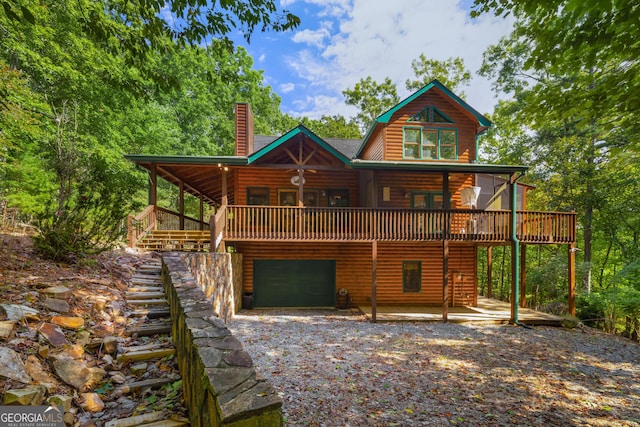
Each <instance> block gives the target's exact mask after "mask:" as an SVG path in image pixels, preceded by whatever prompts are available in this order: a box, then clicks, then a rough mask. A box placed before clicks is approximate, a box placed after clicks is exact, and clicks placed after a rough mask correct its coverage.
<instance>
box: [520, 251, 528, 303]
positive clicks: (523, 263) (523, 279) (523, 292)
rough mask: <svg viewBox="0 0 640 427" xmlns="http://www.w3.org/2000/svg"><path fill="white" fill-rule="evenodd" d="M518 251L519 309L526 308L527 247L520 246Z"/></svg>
mask: <svg viewBox="0 0 640 427" xmlns="http://www.w3.org/2000/svg"><path fill="white" fill-rule="evenodd" d="M521 248H522V249H521V251H520V307H522V308H526V307H527V268H526V267H527V245H525V244H522V245H521Z"/></svg>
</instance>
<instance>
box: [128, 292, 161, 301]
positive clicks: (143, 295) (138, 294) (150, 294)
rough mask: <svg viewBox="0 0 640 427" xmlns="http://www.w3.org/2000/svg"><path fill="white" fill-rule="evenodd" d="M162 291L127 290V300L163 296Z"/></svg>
mask: <svg viewBox="0 0 640 427" xmlns="http://www.w3.org/2000/svg"><path fill="white" fill-rule="evenodd" d="M164 297H165V294H164V292H127V294H126V298H127V300H151V299H156V298H164Z"/></svg>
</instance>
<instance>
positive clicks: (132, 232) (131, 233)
mask: <svg viewBox="0 0 640 427" xmlns="http://www.w3.org/2000/svg"><path fill="white" fill-rule="evenodd" d="M133 218H134V217H133V215H129V216H127V237H128V238H129V247H130V248H132V247H134V246H135V244H136V228H135V226H134V225H133Z"/></svg>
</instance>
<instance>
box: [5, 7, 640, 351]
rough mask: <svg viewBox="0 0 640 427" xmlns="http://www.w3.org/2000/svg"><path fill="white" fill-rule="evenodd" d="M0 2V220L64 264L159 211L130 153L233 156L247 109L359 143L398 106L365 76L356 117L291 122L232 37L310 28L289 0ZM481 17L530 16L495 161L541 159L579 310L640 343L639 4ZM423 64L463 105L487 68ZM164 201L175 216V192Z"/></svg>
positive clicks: (559, 254) (416, 64)
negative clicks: (570, 260) (475, 76)
mask: <svg viewBox="0 0 640 427" xmlns="http://www.w3.org/2000/svg"><path fill="white" fill-rule="evenodd" d="M0 5H1V6H2V7H1V8H0V211H1V212H2V213H3V218H6V216H7V215H8V214H7V213H8V212H9V213H11V215H12V218H16V217H17V218H19V219H20V221H22V222H26V223H29V224H32V225H33V227H34V229H35V230H36V234H35V236H34V243H35V245H36V248H37V249H38V250H39V252H40V253H41V254H42V255H43V256H45V257H48V258H52V259H54V260H58V261H61V262H70V261H78V260H80V259H82V256H83V255H85V254H89V253H92V252H97V251H100V250H104V249H105V248H108V247H110V246H111V245H112V244H113V243H114V242H118V241H119V240H121V239H122V237H123V233H124V231H125V222H124V218H125V217H126V216H127V214H129V213H131V212H137V211H140V210H141V209H142V208H143V207H144V206H146V204H147V187H146V179H145V175H144V174H143V173H142V172H141V171H138V170H136V169H135V167H134V166H133V165H132V164H131V163H129V162H127V161H126V160H125V159H124V157H123V155H124V154H128V153H144V154H162V155H209V156H215V155H229V154H232V152H233V141H234V133H233V132H234V117H233V105H234V103H235V102H248V103H250V104H251V106H252V109H253V111H254V114H255V126H256V133H258V134H266V135H279V134H282V133H284V132H286V131H288V130H290V129H291V128H293V127H295V126H296V125H297V124H299V123H303V124H305V125H306V126H307V127H309V128H310V129H311V130H312V131H314V132H316V133H317V134H318V135H320V136H322V137H344V138H359V137H360V136H361V134H362V131H363V129H366V128H367V126H368V123H370V122H371V120H372V119H373V118H374V117H376V116H377V115H379V114H381V113H382V112H384V111H385V110H386V109H388V108H390V107H391V106H393V105H394V104H396V103H397V102H398V101H399V99H398V95H397V88H396V86H395V84H394V83H393V82H392V81H391V79H385V80H384V81H382V82H376V81H374V80H373V79H372V78H371V77H363V79H362V80H361V81H360V82H358V83H357V84H356V85H355V86H354V87H352V88H345V89H344V92H343V94H344V95H345V102H346V103H347V104H351V105H354V106H356V107H358V109H359V114H358V115H357V116H356V117H349V118H347V117H342V116H325V117H321V118H320V119H309V118H304V117H302V118H299V117H292V116H290V115H288V114H283V113H282V112H281V110H280V97H279V96H278V95H277V94H276V93H275V92H274V91H273V89H272V88H271V87H270V86H268V85H266V84H265V81H264V78H263V72H262V71H260V70H258V69H255V68H254V61H253V58H251V57H250V55H249V54H248V53H247V51H246V50H245V49H244V48H242V47H237V46H234V45H233V43H232V42H231V40H230V38H229V34H230V33H231V31H237V30H240V31H242V32H243V33H244V34H245V37H246V38H247V39H248V40H249V41H250V38H251V37H259V35H258V34H256V32H268V31H287V30H289V29H292V28H295V27H296V26H297V25H298V24H299V18H298V17H296V16H294V15H292V14H291V13H289V12H287V11H286V10H282V9H280V8H278V7H277V5H276V3H275V2H274V1H273V0H252V1H250V2H230V1H220V2H208V1H206V0H190V1H186V0H172V1H169V2H164V1H161V0H139V1H136V2H130V1H126V0H102V1H92V0H55V1H54V0H0ZM168 10H170V12H171V16H172V19H171V20H167V19H166V16H167V14H166V12H167V11H168ZM161 12H163V13H161ZM480 14H494V15H496V16H506V15H513V16H514V17H515V26H514V30H513V32H512V34H511V35H510V36H508V37H506V38H504V39H502V40H501V41H500V42H499V43H498V44H496V45H494V46H491V47H490V48H489V49H488V50H487V51H486V52H485V53H484V63H483V66H482V67H481V69H480V70H477V71H476V72H478V73H479V74H481V75H483V76H485V77H489V78H491V79H492V81H493V82H494V88H495V90H496V91H501V92H503V93H508V94H509V95H510V98H509V99H508V100H506V101H501V102H500V103H499V104H498V105H497V106H496V108H495V110H494V111H493V112H492V113H490V114H488V116H489V117H490V118H491V120H492V121H493V122H494V126H493V128H492V129H491V130H490V131H489V132H488V134H487V135H485V136H484V137H483V139H482V141H481V148H482V150H483V151H482V159H481V160H482V162H486V163H498V164H523V165H529V166H530V167H531V169H530V171H529V172H528V173H527V176H526V181H527V183H528V184H532V185H535V186H536V190H535V191H534V192H532V193H531V195H530V198H529V208H530V209H544V210H557V211H576V212H577V214H578V232H579V236H580V241H579V244H578V247H579V252H578V259H579V261H580V262H579V269H578V270H579V271H578V273H579V274H578V277H579V279H578V280H579V289H578V291H579V293H578V295H579V298H578V316H579V317H580V318H581V319H582V321H583V322H585V323H587V324H592V325H596V326H599V327H601V328H603V329H605V330H607V331H610V332H617V333H623V334H625V335H627V336H631V337H633V338H635V339H637V336H638V330H640V162H639V161H638V160H639V159H638V157H639V156H638V154H639V150H640V138H639V135H640V120H639V115H640V5H639V4H638V3H637V2H634V1H632V0H612V1H604V0H598V1H589V2H583V1H581V0H553V1H550V2H544V3H543V4H539V3H538V2H517V1H513V0H477V1H476V2H475V3H474V5H473V7H472V11H471V17H474V16H478V15H480ZM412 65H413V67H412V68H413V70H412V71H413V76H407V81H406V87H407V89H417V88H419V87H421V86H422V85H423V84H426V83H427V82H429V81H430V80H431V79H433V78H437V79H439V80H440V81H441V82H442V83H443V84H444V85H445V86H447V87H449V88H450V89H451V90H452V91H453V92H454V93H457V94H461V95H464V86H466V85H468V83H469V80H470V76H471V71H469V70H467V69H466V67H465V65H464V62H463V61H462V59H460V58H456V57H454V56H452V57H451V58H450V59H448V60H446V61H437V60H433V59H430V58H427V57H426V56H425V55H421V56H420V57H418V58H416V59H415V60H414V61H413V64H412ZM160 195H161V200H162V201H161V204H163V205H164V206H166V207H169V208H174V209H175V207H176V204H177V193H176V192H175V190H174V189H172V188H171V187H170V186H166V187H165V188H163V189H162V190H161V192H160ZM197 203H198V202H197V201H196V200H191V201H187V209H189V208H192V209H197V208H196V207H197ZM528 250H529V251H534V250H535V253H530V254H528V255H527V258H528V260H529V262H528V267H527V268H528V270H527V274H526V278H527V302H528V304H529V305H530V306H531V307H533V308H536V309H544V310H547V311H552V312H562V311H564V310H566V307H565V302H566V301H567V285H566V283H567V280H566V271H567V268H566V258H567V257H566V252H565V251H564V250H562V248H561V247H554V246H546V245H545V246H542V245H539V246H537V247H535V248H530V249H528ZM496 252H497V253H496ZM494 257H499V258H498V259H500V260H501V262H500V268H497V269H496V268H494V274H495V276H494V278H493V281H494V283H495V284H494V295H496V296H498V297H500V298H503V299H508V297H509V289H510V280H511V278H510V272H511V268H510V267H509V265H510V259H509V257H510V251H508V250H506V251H504V252H502V253H500V252H499V250H498V251H494ZM479 277H480V278H481V279H480V280H481V283H479V286H480V289H481V291H483V290H484V289H485V288H486V279H485V278H484V277H486V276H483V275H482V274H480V275H479Z"/></svg>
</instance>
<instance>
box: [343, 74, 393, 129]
mask: <svg viewBox="0 0 640 427" xmlns="http://www.w3.org/2000/svg"><path fill="white" fill-rule="evenodd" d="M342 94H343V95H344V96H345V102H346V103H347V104H349V105H354V106H356V107H358V108H359V109H360V112H359V113H358V114H357V115H356V118H355V120H356V123H358V126H360V129H361V130H362V131H365V130H366V129H367V128H368V127H369V126H370V125H371V124H372V123H373V122H374V121H375V119H376V117H378V116H379V115H380V114H382V113H384V112H385V111H387V110H388V109H389V108H391V107H393V106H394V105H396V104H397V103H398V102H399V101H400V97H398V90H397V88H396V85H395V84H394V83H393V82H392V81H391V79H390V78H389V77H387V78H385V79H384V82H383V83H378V82H376V81H375V80H373V79H372V78H371V76H369V77H367V78H364V79H360V81H359V82H358V83H356V84H355V86H354V87H353V89H345V90H343V91H342Z"/></svg>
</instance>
